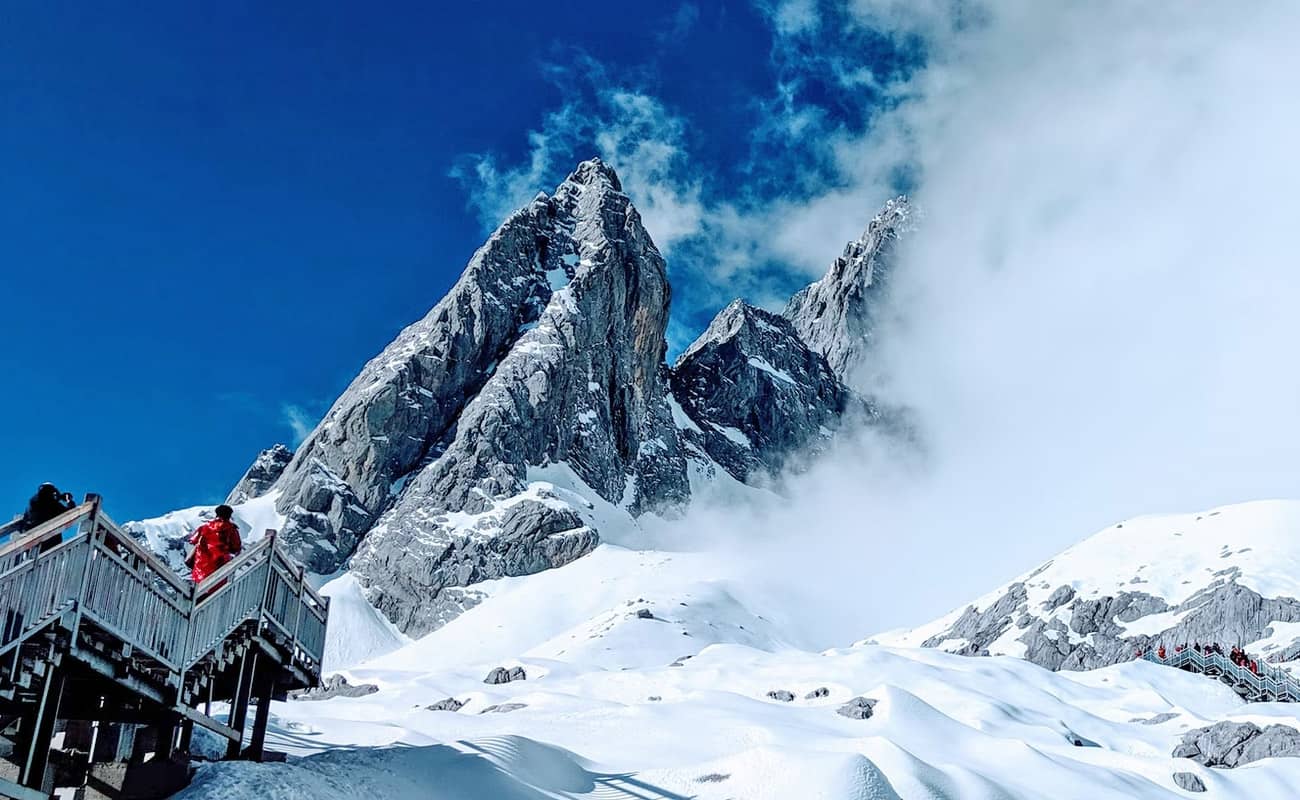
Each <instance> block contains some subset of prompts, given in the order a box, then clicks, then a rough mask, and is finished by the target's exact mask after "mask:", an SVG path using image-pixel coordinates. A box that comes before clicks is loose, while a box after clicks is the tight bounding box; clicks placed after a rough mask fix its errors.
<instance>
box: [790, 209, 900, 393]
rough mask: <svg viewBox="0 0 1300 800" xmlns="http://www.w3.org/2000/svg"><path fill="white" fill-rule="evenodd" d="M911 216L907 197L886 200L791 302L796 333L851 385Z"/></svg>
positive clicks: (865, 353) (868, 343)
mask: <svg viewBox="0 0 1300 800" xmlns="http://www.w3.org/2000/svg"><path fill="white" fill-rule="evenodd" d="M911 218H912V213H911V206H910V205H909V204H908V201H907V198H906V197H899V198H896V199H894V200H891V201H890V202H888V203H886V204H885V207H884V209H882V210H881V212H880V213H879V214H878V215H876V217H875V219H873V220H872V221H871V224H870V225H868V226H867V229H866V231H864V232H863V234H862V236H861V237H860V238H858V239H856V240H854V241H852V242H849V244H848V245H847V246H846V247H845V248H844V254H843V255H841V256H840V257H839V258H837V259H835V263H834V264H832V265H831V268H830V271H829V272H827V273H826V275H825V277H823V278H822V279H821V280H819V281H817V282H816V283H813V284H811V285H810V286H808V287H807V288H805V289H803V290H802V291H800V292H799V293H798V294H796V295H795V296H794V297H792V298H790V303H789V305H787V306H786V309H785V317H786V318H787V319H788V320H790V322H791V324H792V325H793V326H794V329H795V331H797V332H798V334H799V336H800V337H801V338H802V339H803V340H804V342H806V343H807V344H808V346H809V347H810V348H811V349H812V350H813V351H814V352H817V353H820V354H822V355H823V356H825V357H826V361H827V362H828V363H829V364H830V366H831V369H833V370H834V371H835V374H836V375H838V376H839V377H840V379H841V380H843V381H844V382H846V383H848V384H849V385H850V386H853V385H856V382H857V381H858V374H857V373H858V371H859V370H860V369H861V368H862V367H863V365H864V362H865V361H866V359H867V357H868V354H869V351H870V349H871V347H872V345H873V343H874V341H875V338H876V327H877V325H878V322H879V319H878V318H879V315H880V313H881V309H882V307H883V301H884V297H885V293H886V292H887V291H888V288H889V283H890V277H891V271H892V270H893V267H894V262H895V261H896V257H897V245H898V241H899V238H900V237H901V236H902V235H903V234H905V233H907V232H908V231H909V230H910V225H911Z"/></svg>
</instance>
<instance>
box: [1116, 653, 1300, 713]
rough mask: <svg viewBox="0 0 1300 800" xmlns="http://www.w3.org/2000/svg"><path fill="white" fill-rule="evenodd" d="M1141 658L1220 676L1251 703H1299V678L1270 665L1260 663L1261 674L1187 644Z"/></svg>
mask: <svg viewBox="0 0 1300 800" xmlns="http://www.w3.org/2000/svg"><path fill="white" fill-rule="evenodd" d="M1142 658H1143V659H1145V660H1146V661H1150V662H1152V663H1153V664H1161V665H1163V666H1166V667H1176V668H1178V669H1183V670H1187V671H1188V672H1199V673H1201V674H1202V675H1209V676H1211V677H1214V678H1218V679H1219V680H1220V681H1221V682H1223V683H1226V684H1227V685H1229V686H1231V687H1232V688H1233V690H1234V691H1235V692H1236V693H1237V694H1239V695H1241V696H1242V697H1243V698H1244V699H1246V700H1248V701H1251V702H1264V701H1272V702H1279V703H1297V702H1300V681H1297V680H1296V679H1295V678H1294V677H1292V676H1291V674H1290V673H1288V672H1286V671H1284V670H1281V669H1278V668H1277V667H1274V666H1272V665H1269V664H1264V663H1258V662H1257V666H1258V667H1259V673H1258V674H1256V673H1254V672H1251V671H1250V669H1249V668H1248V667H1242V666H1238V665H1236V664H1234V663H1232V661H1231V660H1230V659H1229V658H1228V657H1227V656H1222V655H1219V654H1217V653H1204V652H1198V651H1197V650H1196V649H1195V648H1192V647H1185V648H1183V649H1182V650H1181V651H1179V652H1176V653H1175V652H1167V653H1166V654H1165V657H1164V658H1160V656H1158V655H1156V653H1154V652H1149V653H1146V654H1144V655H1143V656H1142Z"/></svg>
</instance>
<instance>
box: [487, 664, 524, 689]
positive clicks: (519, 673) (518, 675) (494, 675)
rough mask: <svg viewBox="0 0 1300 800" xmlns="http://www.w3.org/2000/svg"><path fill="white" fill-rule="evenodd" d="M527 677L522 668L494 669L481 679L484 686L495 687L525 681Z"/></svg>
mask: <svg viewBox="0 0 1300 800" xmlns="http://www.w3.org/2000/svg"><path fill="white" fill-rule="evenodd" d="M527 679H528V675H527V673H525V672H524V668H523V667H510V668H506V667H495V668H493V670H492V671H491V672H489V673H488V674H487V677H486V678H484V679H483V682H484V683H486V684H491V685H494V686H495V685H497V684H502V683H511V682H513V681H523V680H527Z"/></svg>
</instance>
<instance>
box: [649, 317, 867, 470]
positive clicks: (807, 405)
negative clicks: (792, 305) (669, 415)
mask: <svg viewBox="0 0 1300 800" xmlns="http://www.w3.org/2000/svg"><path fill="white" fill-rule="evenodd" d="M672 391H673V396H674V397H675V398H676V400H677V402H678V403H679V404H680V405H681V407H682V409H684V410H685V412H686V413H687V415H689V417H690V418H691V420H692V421H693V422H694V423H695V426H694V430H693V431H691V433H694V434H695V435H696V436H697V437H698V438H699V439H700V440H701V443H702V447H703V449H704V450H705V451H706V452H707V453H708V455H709V456H710V457H711V458H712V459H713V460H714V461H716V462H717V463H718V464H720V465H721V466H722V467H723V468H724V469H726V470H727V472H729V473H731V474H732V475H733V476H735V477H736V478H737V479H738V480H741V481H745V482H754V481H755V480H762V479H764V478H773V477H775V476H777V475H778V474H779V473H780V472H781V471H782V470H783V469H784V468H785V467H786V464H787V461H788V460H789V459H790V458H791V457H792V456H807V455H811V454H813V453H815V452H817V451H818V450H820V448H821V445H823V444H824V443H825V442H826V440H828V439H829V438H830V437H831V435H832V434H833V432H834V431H835V429H837V428H838V427H839V426H840V422H841V419H842V417H843V416H844V414H845V412H846V411H847V410H848V409H849V408H850V407H851V406H852V407H854V408H855V409H856V410H858V411H859V412H861V413H863V414H864V415H866V414H870V413H871V411H870V408H869V406H868V404H867V403H865V402H863V401H861V400H860V399H859V398H857V397H855V396H854V395H853V393H852V392H850V391H849V390H848V388H847V387H845V386H844V384H843V383H841V382H840V380H839V379H838V378H837V377H836V376H835V373H834V372H833V371H832V370H831V368H830V366H829V365H828V364H827V362H826V359H825V358H823V357H822V356H821V355H819V354H818V353H814V352H812V351H811V350H809V349H808V347H807V346H805V345H804V343H803V341H802V340H800V338H799V336H798V334H796V333H795V330H794V327H793V326H792V325H791V324H790V322H789V321H788V320H786V319H784V318H782V317H779V316H777V315H775V314H770V313H768V312H766V311H763V310H761V309H757V308H754V307H753V306H750V305H748V304H746V303H744V302H743V301H740V300H737V301H735V302H733V303H732V304H731V305H729V306H727V307H726V308H725V309H723V310H722V311H721V312H720V313H719V314H718V315H717V317H715V318H714V320H713V322H712V323H711V324H710V325H709V327H708V330H706V331H705V332H704V333H703V334H702V335H701V336H700V338H699V339H697V340H696V341H695V342H694V343H693V344H692V345H691V346H690V347H689V348H687V350H686V352H685V353H683V354H682V356H681V357H680V358H679V359H678V360H677V364H676V365H675V366H674V367H673V371H672Z"/></svg>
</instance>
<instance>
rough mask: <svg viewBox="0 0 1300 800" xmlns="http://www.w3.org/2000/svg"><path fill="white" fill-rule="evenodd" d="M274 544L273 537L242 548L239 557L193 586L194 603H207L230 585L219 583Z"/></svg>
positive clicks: (265, 537)
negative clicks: (206, 587)
mask: <svg viewBox="0 0 1300 800" xmlns="http://www.w3.org/2000/svg"><path fill="white" fill-rule="evenodd" d="M274 542H275V537H274V536H264V537H262V540H261V541H259V542H258V543H257V544H255V545H253V546H252V547H246V548H244V550H243V551H242V552H241V553H240V554H239V555H237V556H235V557H234V558H232V559H231V560H229V561H227V562H226V563H225V564H222V565H221V568H220V569H218V570H217V571H216V572H214V573H212V574H211V575H209V576H207V577H206V578H204V579H203V583H202V584H195V585H194V589H193V597H194V602H195V603H204V602H207V601H208V600H209V599H210V598H212V597H214V596H216V595H217V594H219V593H220V592H221V590H223V589H225V588H226V587H227V586H229V585H230V584H229V583H226V584H224V585H223V584H222V583H221V582H222V581H223V580H226V579H227V578H229V577H230V576H231V575H233V574H234V573H235V572H237V571H238V570H239V568H240V567H242V566H244V565H245V564H247V563H248V562H249V561H252V560H253V558H254V557H255V556H258V555H259V554H260V553H261V552H262V551H263V550H265V549H266V548H267V547H269V546H270V545H272V544H273V543H274ZM203 584H207V586H208V587H209V589H208V590H207V591H206V592H205V591H204V589H203ZM211 587H216V588H215V589H213V588H211Z"/></svg>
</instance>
